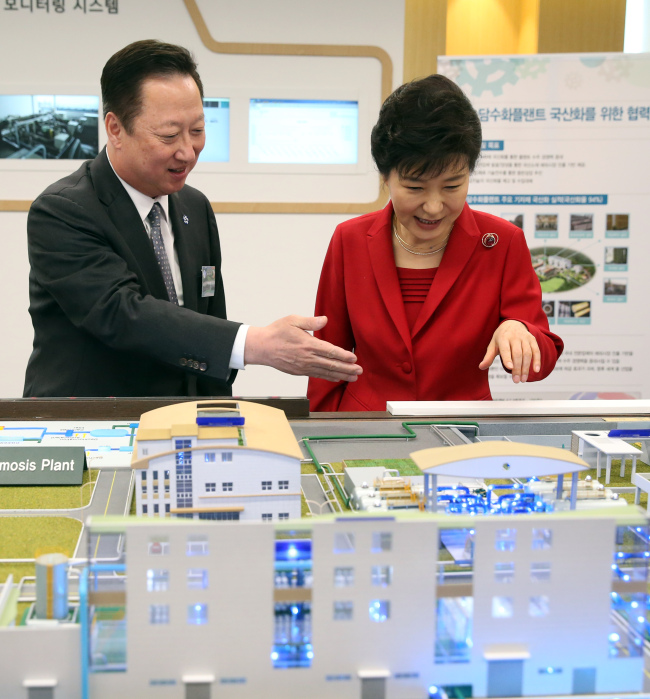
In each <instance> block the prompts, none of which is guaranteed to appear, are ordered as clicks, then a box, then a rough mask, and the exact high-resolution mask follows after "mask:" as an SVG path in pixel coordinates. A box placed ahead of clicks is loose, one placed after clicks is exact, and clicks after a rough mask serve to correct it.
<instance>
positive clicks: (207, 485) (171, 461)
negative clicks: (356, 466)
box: [132, 401, 302, 521]
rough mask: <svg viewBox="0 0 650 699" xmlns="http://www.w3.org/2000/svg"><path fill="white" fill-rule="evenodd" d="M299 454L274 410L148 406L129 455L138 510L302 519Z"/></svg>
mask: <svg viewBox="0 0 650 699" xmlns="http://www.w3.org/2000/svg"><path fill="white" fill-rule="evenodd" d="M301 458H302V453H301V451H300V447H299V446H298V442H297V441H296V438H295V437H294V435H293V432H292V431H291V427H290V426H289V423H288V421H287V418H286V417H285V415H284V413H283V412H282V411H281V410H278V409H277V408H270V407H268V406H265V405H259V404H257V403H248V402H245V401H204V402H199V403H178V404H176V405H170V406H167V407H165V408H158V409H157V410H151V411H150V412H148V413H145V414H144V415H143V416H142V418H141V420H140V427H139V428H138V435H137V440H136V446H135V450H134V453H133V461H132V467H133V469H134V470H135V472H136V483H135V493H136V507H137V514H138V515H148V516H150V517H155V516H159V517H164V516H166V515H167V516H169V515H176V516H179V517H185V518H194V519H216V520H224V519H225V520H227V519H235V520H238V519H258V520H260V519H261V520H263V521H271V520H286V519H289V518H294V517H300V493H301V491H300V459H301Z"/></svg>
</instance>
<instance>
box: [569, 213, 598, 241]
mask: <svg viewBox="0 0 650 699" xmlns="http://www.w3.org/2000/svg"><path fill="white" fill-rule="evenodd" d="M593 237H594V215H593V214H571V219H570V222H569V238H593Z"/></svg>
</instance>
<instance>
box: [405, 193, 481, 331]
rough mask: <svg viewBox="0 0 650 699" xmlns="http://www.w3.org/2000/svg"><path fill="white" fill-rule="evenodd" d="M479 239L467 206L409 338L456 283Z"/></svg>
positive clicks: (459, 218) (451, 237) (425, 321)
mask: <svg viewBox="0 0 650 699" xmlns="http://www.w3.org/2000/svg"><path fill="white" fill-rule="evenodd" d="M479 239H480V232H479V229H478V226H477V225H476V222H475V221H474V217H473V216H472V212H471V210H470V208H469V206H468V205H467V204H465V208H464V209H463V211H462V213H461V215H460V216H459V217H458V218H457V219H456V223H455V224H454V230H453V232H452V234H451V236H450V238H449V243H448V245H447V249H446V250H445V254H444V255H443V257H442V262H441V263H440V267H439V268H438V271H437V272H436V276H435V279H434V280H433V284H432V285H431V289H430V290H429V294H428V296H427V298H426V299H425V301H424V304H423V305H422V309H421V310H420V314H419V315H418V318H417V321H416V322H415V326H414V327H413V337H415V336H416V335H417V334H418V333H419V332H420V330H422V328H423V327H424V325H425V324H426V323H427V321H428V320H429V318H431V316H432V315H433V314H434V313H435V311H436V309H437V308H438V306H439V305H440V303H441V302H442V300H443V299H444V298H445V296H446V295H447V294H448V293H449V290H450V289H451V287H452V286H453V285H454V282H455V281H456V280H457V279H458V276H459V275H460V273H461V272H462V271H463V269H464V268H465V265H466V264H467V263H468V261H469V259H470V258H471V256H472V254H473V252H474V249H475V248H476V246H477V244H478V242H479Z"/></svg>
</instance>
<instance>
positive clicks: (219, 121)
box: [199, 97, 230, 163]
mask: <svg viewBox="0 0 650 699" xmlns="http://www.w3.org/2000/svg"><path fill="white" fill-rule="evenodd" d="M203 112H204V114H205V148H204V149H203V150H202V151H201V155H200V156H199V162H200V163H227V162H228V161H229V160H230V100H229V99H221V98H216V97H206V98H204V100H203Z"/></svg>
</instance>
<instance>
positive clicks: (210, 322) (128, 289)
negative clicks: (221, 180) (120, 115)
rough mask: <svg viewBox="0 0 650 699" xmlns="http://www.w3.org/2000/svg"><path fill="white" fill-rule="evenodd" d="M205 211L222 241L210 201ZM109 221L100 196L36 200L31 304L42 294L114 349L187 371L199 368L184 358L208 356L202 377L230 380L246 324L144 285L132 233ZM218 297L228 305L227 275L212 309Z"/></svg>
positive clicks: (214, 237)
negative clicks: (195, 308)
mask: <svg viewBox="0 0 650 699" xmlns="http://www.w3.org/2000/svg"><path fill="white" fill-rule="evenodd" d="M202 215H204V216H206V217H207V222H206V227H208V228H209V235H210V238H211V239H212V240H213V241H214V240H216V241H217V243H216V244H217V246H218V238H217V232H216V223H215V221H214V215H213V213H212V211H211V210H210V209H209V204H208V202H207V200H205V208H204V212H203V214H202ZM108 224H109V219H108V216H107V215H106V212H105V210H104V209H103V207H102V206H101V205H99V204H98V202H95V201H88V202H85V201H84V202H81V201H79V200H78V199H75V198H73V197H68V196H66V193H65V190H64V191H62V192H58V193H52V194H47V193H45V194H44V195H42V196H41V197H39V198H38V199H37V200H36V202H35V203H34V205H33V206H32V209H31V210H30V214H29V218H28V243H29V259H30V264H31V286H32V288H33V289H37V291H36V293H35V294H34V295H32V308H33V309H36V308H37V306H38V304H39V303H40V302H41V300H42V299H45V298H47V299H49V301H50V302H51V300H53V301H54V302H55V304H56V305H57V306H58V307H59V308H60V309H61V311H62V313H63V314H64V315H65V317H66V318H67V319H68V320H69V321H70V323H71V324H72V325H73V326H75V327H76V328H78V329H80V330H82V331H85V332H87V333H88V334H90V335H91V336H93V337H94V338H95V339H96V340H98V341H99V342H100V343H102V344H103V345H105V346H107V347H109V348H112V349H115V350H119V351H123V352H132V353H138V354H140V355H144V356H146V357H149V358H152V359H155V360H158V361H159V362H163V363H165V364H168V365H170V366H173V367H175V368H176V369H180V368H183V369H184V370H185V371H192V369H193V368H194V369H196V367H192V366H190V367H187V366H185V365H183V362H182V359H183V358H186V357H188V356H189V357H202V358H205V362H204V364H205V368H203V369H202V370H201V374H202V376H207V377H213V378H216V379H219V380H221V381H226V380H227V379H228V377H229V376H230V373H231V372H230V369H229V366H228V365H229V361H230V355H231V351H232V345H233V342H234V338H235V335H236V333H237V328H238V327H239V324H238V323H233V322H230V321H227V320H224V319H223V318H217V317H214V316H213V315H210V312H211V311H210V310H209V311H208V315H205V314H202V313H197V312H195V311H192V310H189V309H188V308H184V307H179V306H176V305H174V304H171V303H169V301H167V300H163V299H162V298H156V297H155V296H154V295H152V293H151V291H150V289H147V288H146V287H145V286H143V279H144V278H145V275H144V273H142V274H141V273H140V272H141V271H142V270H141V268H140V267H139V265H140V264H141V261H139V260H138V259H137V256H135V255H134V254H133V250H132V249H131V248H130V246H129V243H128V240H129V236H130V235H131V233H130V232H128V231H124V230H122V231H119V230H116V231H115V235H113V231H112V230H111V226H110V225H108ZM137 234H138V235H141V231H137ZM145 235H146V234H145ZM212 244H213V245H214V242H213V243H212ZM127 260H128V264H127ZM134 270H137V273H136V271H134ZM217 274H218V270H217ZM219 301H221V303H222V305H223V286H222V283H221V277H220V275H219V277H218V283H217V289H216V291H215V298H214V299H213V300H211V306H212V312H214V307H215V306H216V304H217V303H218V302H219ZM43 303H45V301H43ZM224 310H225V306H224ZM50 339H51V341H52V342H56V341H57V338H50ZM60 349H64V348H60ZM197 373H198V372H197Z"/></svg>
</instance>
